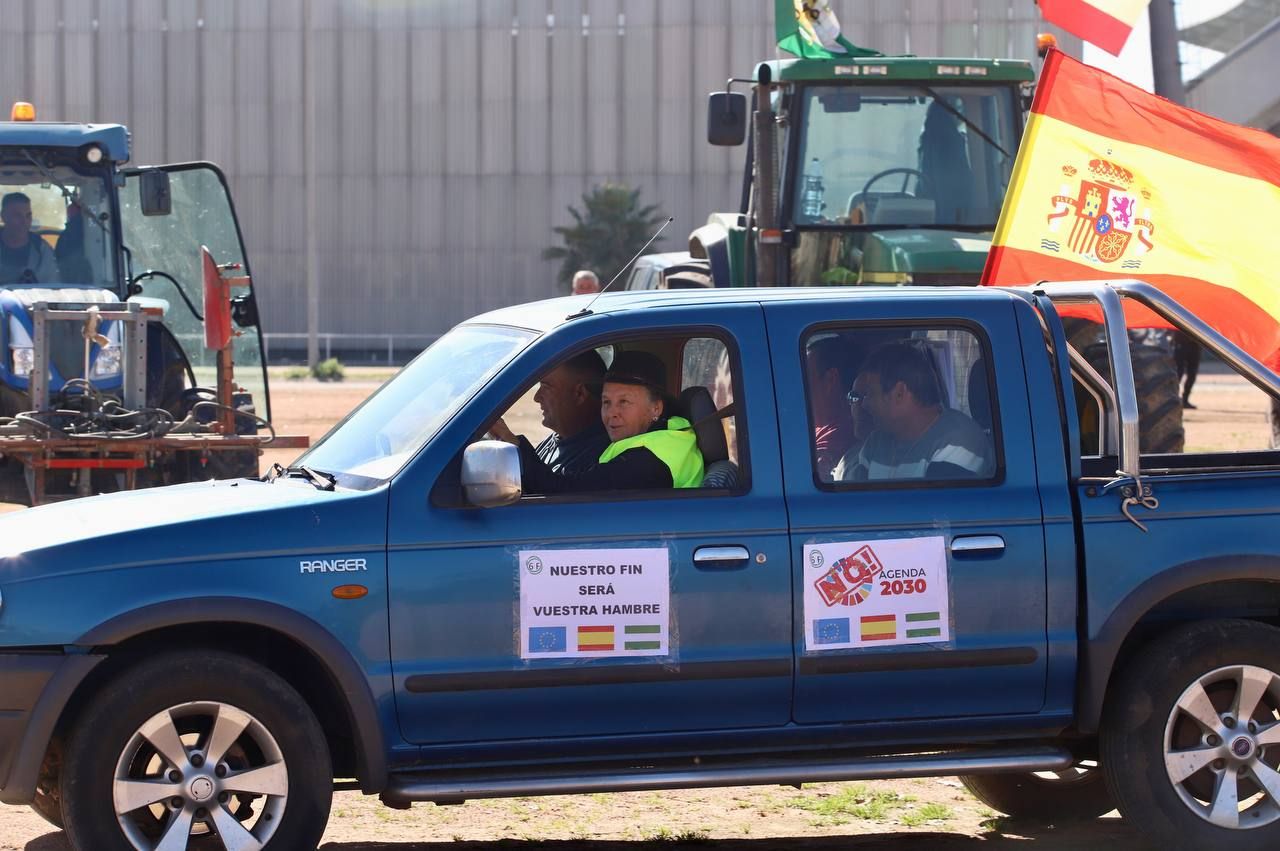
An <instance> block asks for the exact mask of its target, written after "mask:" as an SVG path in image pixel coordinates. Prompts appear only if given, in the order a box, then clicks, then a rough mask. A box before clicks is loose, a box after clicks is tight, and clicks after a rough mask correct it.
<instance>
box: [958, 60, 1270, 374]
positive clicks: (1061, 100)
mask: <svg viewBox="0 0 1280 851" xmlns="http://www.w3.org/2000/svg"><path fill="white" fill-rule="evenodd" d="M1277 222H1280V139H1277V138H1276V137H1274V136H1272V135H1270V134H1269V133H1264V132H1263V131H1261V130H1253V129H1250V128H1248V127H1240V126H1237V125H1234V124H1228V123H1227V122H1225V121H1220V120H1218V119H1216V118H1211V117H1209V116H1207V115H1202V114H1200V113H1198V112H1196V111H1194V110H1191V109H1187V108H1185V107H1181V106H1178V105H1176V104H1173V103H1170V102H1169V101H1167V100H1165V99H1164V98H1160V97H1156V96H1155V95H1152V94H1149V93H1147V92H1145V91H1143V90H1142V89H1139V88H1138V87H1136V86H1132V85H1130V84H1128V83H1126V82H1124V81H1123V80H1119V79H1117V78H1115V77H1113V76H1111V75H1110V74H1107V73H1106V72H1103V71H1099V70H1097V69H1096V68H1091V67H1089V66H1087V65H1084V64H1082V63H1080V62H1077V61H1076V60H1074V59H1071V58H1070V57H1068V56H1067V55H1066V54H1064V53H1061V52H1059V51H1056V50H1055V51H1051V52H1050V53H1049V56H1048V58H1047V59H1046V61H1045V65H1044V70H1043V71H1042V72H1041V76H1040V82H1039V84H1038V87H1037V89H1036V95H1035V100H1034V102H1033V103H1032V106H1031V115H1030V118H1029V119H1028V122H1027V129H1026V132H1025V133H1024V134H1023V137H1022V145H1021V146H1020V147H1019V149H1018V156H1017V159H1016V161H1015V163H1014V167H1013V176H1012V181H1011V183H1010V185H1009V191H1008V193H1007V194H1006V195H1005V199H1004V208H1003V210H1001V212H1000V221H999V223H998V224H997V226H996V233H995V237H994V239H993V241H992V248H991V253H990V255H989V256H988V257H987V265H986V268H985V269H984V270H983V274H982V283H983V284H987V285H995V286H1003V285H1011V284H1028V283H1034V282H1036V281H1041V280H1048V281H1054V280H1059V281H1080V280H1098V279H1106V278H1138V279H1140V280H1144V281H1146V282H1148V283H1150V284H1153V285H1155V286H1157V287H1159V288H1160V289H1162V290H1164V291H1165V292H1166V293H1168V294H1169V295H1170V296H1172V297H1173V298H1174V299H1176V300H1177V301H1179V302H1181V303H1182V304H1183V305H1184V306H1186V307H1187V308H1189V309H1190V310H1192V311H1193V312H1195V313H1196V314H1197V315H1199V316H1200V318H1201V319H1203V320H1204V321H1206V322H1208V323H1209V324H1210V325H1212V326H1214V327H1215V328H1217V329H1218V331H1219V332H1221V333H1222V334H1223V335H1224V336H1226V337H1228V338H1229V339H1231V340H1232V341H1233V342H1235V343H1236V344H1237V345H1238V346H1240V347H1241V348H1243V349H1244V350H1245V351H1247V352H1249V353H1250V354H1252V355H1253V356H1254V357H1255V358H1257V359H1258V360H1260V361H1262V362H1263V363H1264V364H1266V365H1267V366H1269V367H1270V368H1271V369H1273V370H1276V371H1278V372H1280V277H1277V274H1276V257H1277V252H1276V245H1277V240H1278V239H1280V237H1278V236H1277V232H1276V223H1277ZM1125 309H1126V316H1127V319H1128V322H1129V325H1130V327H1140V328H1141V327H1146V328H1164V327H1168V325H1167V324H1166V323H1164V322H1163V321H1162V320H1160V319H1158V318H1157V317H1156V316H1155V315H1154V314H1152V313H1151V311H1149V310H1147V309H1146V308H1144V307H1141V306H1140V305H1137V304H1133V303H1126V308H1125Z"/></svg>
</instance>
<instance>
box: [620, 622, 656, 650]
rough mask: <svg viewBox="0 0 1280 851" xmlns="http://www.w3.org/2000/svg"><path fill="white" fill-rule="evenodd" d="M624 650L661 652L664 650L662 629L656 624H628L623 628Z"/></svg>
mask: <svg viewBox="0 0 1280 851" xmlns="http://www.w3.org/2000/svg"><path fill="white" fill-rule="evenodd" d="M622 634H623V636H624V638H623V642H622V647H623V649H624V650H660V649H662V641H661V640H660V636H661V634H662V627H661V626H659V625H658V624H656V623H651V624H627V625H626V626H624V627H623V628H622Z"/></svg>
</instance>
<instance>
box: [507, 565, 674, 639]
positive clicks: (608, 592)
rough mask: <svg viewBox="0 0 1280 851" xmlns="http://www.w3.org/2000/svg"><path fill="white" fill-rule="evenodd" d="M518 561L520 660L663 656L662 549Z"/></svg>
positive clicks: (666, 605) (665, 571)
mask: <svg viewBox="0 0 1280 851" xmlns="http://www.w3.org/2000/svg"><path fill="white" fill-rule="evenodd" d="M517 558H518V564H519V570H520V658H521V659H556V658H560V659H563V658H596V657H600V656H666V655H668V653H669V635H668V633H669V632H670V625H671V614H670V606H671V557H670V555H669V554H668V552H667V550H666V549H665V548H663V547H636V548H628V549H592V550H588V549H582V550H521V551H520V552H519V553H517Z"/></svg>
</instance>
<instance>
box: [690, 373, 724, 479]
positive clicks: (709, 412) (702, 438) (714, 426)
mask: <svg viewBox="0 0 1280 851" xmlns="http://www.w3.org/2000/svg"><path fill="white" fill-rule="evenodd" d="M680 410H681V411H683V412H684V415H685V416H686V417H687V418H688V420H689V422H691V423H693V434H694V437H695V438H697V441H698V451H699V452H701V453H702V463H703V464H713V463H715V462H716V461H723V460H724V459H726V458H728V457H729V443H728V441H726V440H725V438H724V424H723V423H722V422H721V421H720V418H719V417H717V416H716V403H715V402H713V401H711V392H710V391H709V390H707V388H705V387H703V386H701V385H695V386H693V387H686V388H685V389H684V390H681V391H680Z"/></svg>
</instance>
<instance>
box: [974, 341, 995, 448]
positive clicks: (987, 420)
mask: <svg viewBox="0 0 1280 851" xmlns="http://www.w3.org/2000/svg"><path fill="white" fill-rule="evenodd" d="M968 389H969V418H970V419H972V420H973V421H974V422H976V423H977V424H978V425H980V426H982V430H983V431H985V432H986V433H987V434H991V429H992V425H993V424H992V417H991V388H989V387H987V362H986V360H984V359H983V358H978V359H977V360H975V361H974V362H973V366H971V367H970V368H969V388H968Z"/></svg>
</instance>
